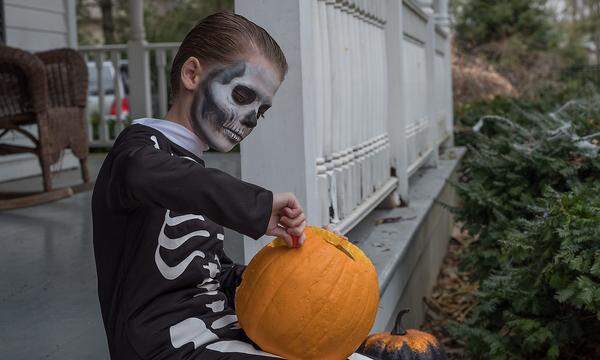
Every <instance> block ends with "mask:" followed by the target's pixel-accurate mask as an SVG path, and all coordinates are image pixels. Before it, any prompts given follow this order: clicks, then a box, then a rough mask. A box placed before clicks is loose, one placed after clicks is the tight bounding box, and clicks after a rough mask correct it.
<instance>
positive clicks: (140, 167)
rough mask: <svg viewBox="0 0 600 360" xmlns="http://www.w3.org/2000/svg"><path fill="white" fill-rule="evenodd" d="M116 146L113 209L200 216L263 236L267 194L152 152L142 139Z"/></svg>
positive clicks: (182, 159) (268, 207)
mask: <svg viewBox="0 0 600 360" xmlns="http://www.w3.org/2000/svg"><path fill="white" fill-rule="evenodd" d="M131 135H133V134H131ZM119 147H121V148H122V149H119V151H117V152H116V156H115V158H114V161H113V163H112V164H113V165H112V166H113V168H112V171H111V172H110V173H111V177H112V178H111V180H110V185H109V186H111V187H112V190H111V191H109V193H110V194H114V195H113V196H115V197H114V198H113V199H111V200H112V201H113V202H117V203H118V204H119V206H118V207H120V208H126V209H131V208H135V207H137V206H139V205H142V204H146V205H156V206H159V207H163V208H166V209H170V210H173V211H177V212H191V213H200V214H203V215H206V216H207V217H208V218H210V219H211V220H212V221H214V222H216V223H218V224H220V225H222V226H225V227H228V228H231V229H233V230H235V231H237V232H240V233H242V234H245V235H247V236H250V237H252V238H254V239H258V238H259V237H260V236H262V235H264V234H265V232H266V229H267V225H268V222H269V217H270V215H271V209H272V206H273V193H272V192H270V191H268V190H265V189H263V188H261V187H259V186H256V185H252V184H249V183H246V182H244V181H241V180H239V179H237V178H235V177H233V176H231V175H228V174H227V173H224V172H222V171H220V170H217V169H210V168H205V167H204V166H203V165H201V164H199V163H197V162H196V161H194V160H193V159H191V158H185V157H180V156H174V155H172V154H171V153H169V152H168V151H165V150H162V149H159V148H157V147H156V146H155V143H154V142H153V141H152V140H151V139H150V138H149V137H148V136H135V135H134V136H130V137H129V139H128V140H127V141H126V142H123V143H122V144H119ZM115 208H117V207H115Z"/></svg>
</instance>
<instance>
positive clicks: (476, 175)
mask: <svg viewBox="0 0 600 360" xmlns="http://www.w3.org/2000/svg"><path fill="white" fill-rule="evenodd" d="M538 106H540V105H538ZM544 106H545V105H541V106H540V107H544ZM535 107H536V106H534V105H533V104H529V105H528V104H517V103H516V102H515V101H514V100H508V101H507V100H502V99H497V100H495V102H494V103H492V104H491V105H490V107H488V108H486V112H485V114H493V112H487V109H492V111H495V110H494V109H497V113H500V114H502V115H504V116H488V117H487V120H484V121H480V120H481V119H480V120H477V122H479V125H481V126H479V128H480V131H479V132H473V133H471V134H470V139H469V141H468V143H469V147H470V155H469V157H468V158H467V159H466V160H465V163H464V165H465V166H464V173H463V176H462V182H460V183H457V184H456V187H457V189H458V192H459V194H460V195H461V197H462V199H463V206H462V207H461V208H459V209H454V211H455V212H456V214H457V217H458V220H459V221H462V222H464V226H465V228H466V229H467V230H469V232H470V233H471V234H477V235H478V237H479V241H477V242H476V243H475V244H474V246H473V248H472V250H471V251H470V252H469V253H468V254H467V255H466V256H467V257H466V258H465V259H464V261H463V264H464V265H465V266H467V267H468V268H470V270H472V273H473V274H474V275H473V280H478V281H479V282H480V284H481V286H480V289H479V293H478V294H477V297H478V301H479V303H478V305H477V307H476V308H475V310H474V311H473V313H472V314H471V316H470V318H469V319H468V321H467V322H465V323H464V324H454V325H453V326H452V328H451V331H452V332H453V334H454V336H455V337H456V338H458V339H461V340H462V341H464V342H465V343H466V348H467V351H468V353H469V355H470V356H471V357H473V358H485V359H488V358H493V359H521V358H528V359H531V358H535V359H537V358H550V359H555V358H558V357H568V356H571V357H573V358H586V357H585V356H586V355H585V354H597V353H600V338H598V334H600V160H599V157H598V148H597V146H596V145H595V144H597V142H596V139H598V138H599V137H598V136H597V135H598V134H597V133H598V132H599V131H600V97H599V96H594V97H591V98H588V99H587V100H578V101H571V102H569V103H567V104H566V105H565V106H563V107H561V108H559V109H555V110H554V111H553V112H549V113H545V114H543V113H539V112H532V111H531V110H532V109H534V108H535ZM526 109H527V110H526ZM470 111H472V113H471V115H472V116H473V118H472V119H471V120H469V119H465V121H469V122H471V123H472V122H475V121H473V120H474V119H475V117H474V116H475V112H474V111H473V110H472V109H471V110H470ZM477 122H475V123H477ZM594 143H595V144H594ZM567 355H568V356H567Z"/></svg>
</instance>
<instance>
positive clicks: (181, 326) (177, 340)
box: [169, 318, 219, 349]
mask: <svg viewBox="0 0 600 360" xmlns="http://www.w3.org/2000/svg"><path fill="white" fill-rule="evenodd" d="M169 334H170V335H171V344H172V345H173V347H174V348H175V349H179V348H180V347H182V346H183V345H185V344H187V343H190V342H191V343H194V349H197V348H198V347H200V346H201V345H204V344H206V343H208V342H211V341H215V340H218V339H219V337H218V336H217V335H216V334H215V333H213V332H212V331H210V330H209V329H208V328H207V327H206V324H205V323H204V321H202V320H201V319H198V318H188V319H185V320H183V321H182V322H180V323H177V324H175V325H173V326H171V327H170V328H169Z"/></svg>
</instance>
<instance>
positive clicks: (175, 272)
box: [154, 210, 210, 280]
mask: <svg viewBox="0 0 600 360" xmlns="http://www.w3.org/2000/svg"><path fill="white" fill-rule="evenodd" d="M193 219H198V220H204V218H203V217H202V216H201V215H193V214H188V215H181V216H176V217H171V211H170V210H167V211H166V212H165V221H164V222H163V225H162V227H161V229H160V233H159V235H158V245H157V246H156V251H155V252H154V261H155V262H156V266H157V267H158V270H159V271H160V273H161V274H162V276H163V277H164V278H165V279H167V280H173V279H177V278H178V277H179V276H180V275H181V274H183V272H184V271H185V269H187V267H188V266H189V264H190V263H191V262H192V261H193V260H194V258H196V257H201V258H204V257H205V256H206V255H205V254H204V252H202V251H200V250H194V251H192V253H190V254H189V255H188V256H187V257H186V258H185V259H184V260H183V261H182V262H180V263H179V264H177V265H175V266H169V265H167V264H166V263H165V261H164V260H163V259H162V257H161V255H160V248H161V247H163V248H165V249H169V250H174V249H177V248H178V247H180V246H181V245H183V244H184V243H185V242H186V241H188V240H189V239H191V238H193V237H195V236H201V237H209V236H210V233H209V232H208V231H206V230H198V231H194V232H191V233H189V234H187V235H184V236H182V237H179V238H175V239H171V238H169V237H168V236H167V235H166V234H165V227H166V226H167V225H169V226H175V225H178V224H181V223H182V222H184V221H188V220H193Z"/></svg>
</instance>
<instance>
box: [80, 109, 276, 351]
mask: <svg viewBox="0 0 600 360" xmlns="http://www.w3.org/2000/svg"><path fill="white" fill-rule="evenodd" d="M157 129H159V130H157ZM161 130H162V131H161ZM193 137H195V135H194V134H193V133H191V132H189V131H188V130H187V129H186V128H184V127H183V126H180V125H178V124H175V123H172V122H167V121H162V120H153V119H144V120H142V121H138V122H137V124H135V125H132V126H130V127H129V128H127V129H126V130H125V131H124V132H123V133H122V135H121V136H119V138H118V140H117V141H116V142H115V145H114V147H113V149H112V150H111V152H110V153H109V155H108V157H107V159H106V160H105V162H104V164H103V165H102V169H101V171H100V174H99V176H98V180H97V182H96V186H95V189H94V195H93V200H92V211H93V217H94V252H95V257H96V267H97V272H98V292H99V297H100V305H101V309H102V316H103V320H104V325H105V329H106V333H107V337H108V343H109V348H110V353H111V357H112V358H113V359H200V358H201V359H238V358H244V359H246V358H249V359H254V358H256V359H260V358H261V357H262V356H267V357H269V355H268V354H266V353H262V352H260V351H259V350H258V349H256V348H255V347H254V346H252V345H251V344H250V343H249V342H248V340H247V338H246V337H245V336H244V334H243V332H242V331H241V330H240V329H239V327H238V325H237V318H236V316H235V311H234V309H233V304H234V301H233V296H234V292H235V288H236V287H237V285H238V284H239V282H240V280H241V278H240V276H241V273H242V271H243V270H244V267H243V266H240V265H235V264H233V263H232V261H231V260H230V259H229V258H228V257H227V256H226V255H225V253H224V252H223V238H224V236H223V228H222V227H221V226H220V225H218V223H221V224H227V225H228V227H230V228H232V229H234V230H236V231H239V232H241V233H244V234H247V235H249V236H252V237H254V238H258V237H260V236H261V235H263V234H264V232H265V230H266V227H267V223H268V220H269V216H270V212H271V206H272V201H273V200H272V196H273V195H272V193H271V192H269V191H267V190H265V189H262V188H260V187H258V186H255V185H251V184H248V183H245V182H242V181H240V180H238V179H236V178H234V177H231V176H229V175H227V174H225V173H223V172H221V171H219V170H216V169H208V168H205V167H204V163H203V161H202V160H201V159H200V157H199V156H198V155H200V153H199V152H198V149H199V148H201V147H200V146H199V145H198V142H197V141H196V142H193V141H189V140H191V139H193ZM231 351H234V352H231ZM261 354H262V355H261ZM225 355H227V356H225ZM269 358H270V357H269Z"/></svg>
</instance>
